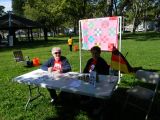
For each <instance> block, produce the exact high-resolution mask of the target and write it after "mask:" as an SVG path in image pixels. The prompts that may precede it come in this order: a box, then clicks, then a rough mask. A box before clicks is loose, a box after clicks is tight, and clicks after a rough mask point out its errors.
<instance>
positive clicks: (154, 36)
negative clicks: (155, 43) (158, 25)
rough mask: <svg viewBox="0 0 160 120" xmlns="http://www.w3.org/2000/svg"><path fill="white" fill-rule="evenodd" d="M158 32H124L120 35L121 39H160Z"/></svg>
mask: <svg viewBox="0 0 160 120" xmlns="http://www.w3.org/2000/svg"><path fill="white" fill-rule="evenodd" d="M159 38H160V34H159V33H156V32H147V33H134V34H133V33H126V34H123V35H122V40H137V41H147V40H160V39H159Z"/></svg>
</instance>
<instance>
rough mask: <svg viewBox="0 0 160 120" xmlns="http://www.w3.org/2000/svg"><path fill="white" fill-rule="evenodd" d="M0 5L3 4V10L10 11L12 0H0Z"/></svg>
mask: <svg viewBox="0 0 160 120" xmlns="http://www.w3.org/2000/svg"><path fill="white" fill-rule="evenodd" d="M0 5H2V6H4V7H5V9H4V11H5V12H7V11H12V0H0Z"/></svg>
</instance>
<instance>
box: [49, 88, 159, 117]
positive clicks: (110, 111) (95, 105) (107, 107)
mask: <svg viewBox="0 0 160 120" xmlns="http://www.w3.org/2000/svg"><path fill="white" fill-rule="evenodd" d="M126 90H127V89H126V88H120V87H119V88H118V89H117V90H116V91H115V92H114V94H113V96H112V97H111V98H110V99H107V100H102V99H98V100H97V99H94V101H92V102H90V103H88V104H85V105H83V104H80V99H79V98H78V97H74V98H73V97H72V98H69V97H67V99H66V98H63V97H62V98H61V99H62V101H61V102H60V104H59V106H57V107H56V109H57V117H47V118H46V120H76V119H77V117H76V116H77V115H78V114H80V112H82V111H83V112H84V113H86V115H87V119H89V120H144V118H145V113H143V112H141V111H139V110H137V109H134V108H132V107H130V106H127V107H126V109H125V110H124V111H122V108H123V106H124V102H125V100H126ZM100 101H101V103H100ZM157 106H159V104H158V105H157V104H154V107H155V108H153V110H152V113H151V115H150V119H149V120H159V117H160V116H159V111H158V110H159V109H158V107H157ZM99 108H100V109H99ZM98 109H99V111H98V112H97V113H96V114H95V113H94V110H98ZM83 119H84V118H83Z"/></svg>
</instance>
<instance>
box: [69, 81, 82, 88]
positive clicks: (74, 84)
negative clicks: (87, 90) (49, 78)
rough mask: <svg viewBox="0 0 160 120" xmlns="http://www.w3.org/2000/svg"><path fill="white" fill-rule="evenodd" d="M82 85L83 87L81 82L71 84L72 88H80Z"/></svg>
mask: <svg viewBox="0 0 160 120" xmlns="http://www.w3.org/2000/svg"><path fill="white" fill-rule="evenodd" d="M80 85H81V81H80V80H76V81H73V82H72V83H71V84H70V86H71V87H79V86H80Z"/></svg>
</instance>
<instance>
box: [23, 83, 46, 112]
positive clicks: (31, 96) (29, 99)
mask: <svg viewBox="0 0 160 120" xmlns="http://www.w3.org/2000/svg"><path fill="white" fill-rule="evenodd" d="M28 89H29V97H28V101H27V103H26V105H25V110H27V107H28V105H29V103H31V102H32V101H33V100H35V99H37V98H39V97H40V96H44V95H43V94H42V93H41V92H40V90H39V87H38V86H35V87H33V88H32V87H31V86H30V85H28ZM34 89H37V95H36V96H34V97H33V95H32V93H33V90H34Z"/></svg>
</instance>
